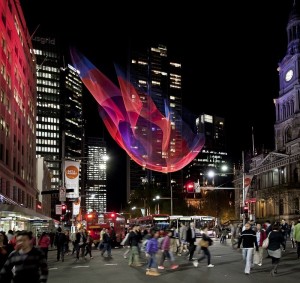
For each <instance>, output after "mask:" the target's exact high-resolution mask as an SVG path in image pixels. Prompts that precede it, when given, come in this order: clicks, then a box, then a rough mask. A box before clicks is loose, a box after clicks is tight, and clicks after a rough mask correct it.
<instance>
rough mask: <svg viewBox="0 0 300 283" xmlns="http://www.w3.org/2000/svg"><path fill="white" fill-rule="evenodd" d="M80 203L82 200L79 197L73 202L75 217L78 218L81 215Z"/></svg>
mask: <svg viewBox="0 0 300 283" xmlns="http://www.w3.org/2000/svg"><path fill="white" fill-rule="evenodd" d="M80 201H81V198H80V197H79V198H77V200H76V201H74V202H73V216H77V215H78V214H79V213H80Z"/></svg>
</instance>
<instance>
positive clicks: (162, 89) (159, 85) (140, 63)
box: [127, 43, 182, 201]
mask: <svg viewBox="0 0 300 283" xmlns="http://www.w3.org/2000/svg"><path fill="white" fill-rule="evenodd" d="M181 73H182V70H181V63H180V62H178V61H177V60H175V59H173V58H172V56H170V54H169V52H168V49H167V46H165V45H162V44H157V43H155V44H153V43H149V44H148V45H146V46H143V47H141V46H140V45H139V47H137V45H135V43H132V45H131V49H130V61H129V64H128V77H129V78H130V82H131V84H132V85H133V86H135V88H136V89H137V91H138V95H139V98H140V99H141V101H143V102H145V103H146V101H147V99H148V97H151V99H152V100H153V101H154V103H155V105H156V107H157V108H158V109H159V111H160V112H161V113H162V114H163V115H166V116H167V115H168V113H166V107H165V105H167V108H168V109H169V111H170V113H169V115H170V117H171V126H172V130H174V131H173V133H174V134H173V135H172V136H171V139H170V150H169V151H168V152H162V150H161V148H159V147H156V146H155V142H152V145H151V146H153V151H152V152H153V154H157V155H159V156H160V157H163V158H168V156H172V155H173V154H175V152H176V153H179V152H180V150H181V146H182V145H181V140H180V139H178V137H177V136H176V134H175V132H176V130H177V131H179V132H181V127H182V123H181V119H180V118H179V116H180V117H181V115H182V93H181V84H182V82H181ZM145 123H147V122H145ZM145 129H146V124H145V128H144V127H141V128H140V129H135V130H136V131H137V132H140V134H141V135H143V136H145V135H146V136H147V137H146V138H147V139H148V140H149V141H151V140H152V139H153V137H152V135H151V131H145ZM152 130H153V131H157V129H152ZM161 135H162V133H161ZM127 164H128V166H127V168H128V170H127V173H128V175H129V176H130V178H129V182H128V184H127V200H129V196H130V193H131V192H132V191H134V190H139V189H141V188H142V187H144V186H145V185H146V186H148V185H149V184H151V185H155V186H157V187H158V188H160V189H161V190H162V192H163V191H164V192H165V194H170V184H171V177H170V174H164V173H159V172H155V171H151V170H148V169H145V168H143V167H142V166H139V165H137V164H136V163H135V162H134V161H132V160H128V163H127ZM180 173H181V172H175V173H172V179H174V180H176V182H177V183H180V182H181V180H182V179H181V174H180ZM148 201H149V200H148Z"/></svg>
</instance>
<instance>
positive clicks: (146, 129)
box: [71, 49, 204, 173]
mask: <svg viewBox="0 0 300 283" xmlns="http://www.w3.org/2000/svg"><path fill="white" fill-rule="evenodd" d="M71 57H72V61H73V64H74V67H75V68H76V69H78V70H79V71H80V77H81V80H82V82H83V83H84V85H85V86H86V87H87V89H88V90H89V91H90V93H91V94H92V95H93V97H94V98H95V100H96V101H97V102H98V104H99V114H100V116H101V118H102V120H103V122H104V124H105V126H106V128H107V130H108V131H109V133H110V135H111V136H112V138H113V139H114V140H115V141H116V142H117V143H118V145H119V146H121V147H122V148H123V149H124V150H125V151H126V152H127V154H128V155H129V156H130V158H131V159H132V160H134V161H135V162H136V163H137V164H139V165H140V166H143V167H145V168H147V169H150V170H154V171H158V172H163V173H169V172H175V171H178V170H180V169H182V168H183V167H185V166H186V165H187V164H189V163H190V162H191V161H192V160H193V159H194V158H195V157H196V156H197V154H198V153H199V152H200V151H201V149H202V147H203V145H204V135H203V134H201V133H194V132H193V131H192V130H191V128H190V126H189V125H188V124H187V123H185V122H184V121H183V120H182V119H181V121H180V123H179V124H180V127H178V128H180V129H177V128H176V127H174V123H175V122H174V121H173V123H172V118H171V116H172V115H170V114H169V113H170V109H169V108H168V103H165V105H164V106H165V111H164V112H165V113H166V114H165V115H163V114H162V113H161V112H160V111H159V109H158V108H157V107H156V105H155V103H154V102H153V100H152V98H151V96H150V95H147V94H145V93H144V94H143V98H144V99H143V100H141V90H139V89H137V88H136V87H134V86H133V85H132V84H131V83H130V82H129V81H127V80H126V79H125V78H124V76H123V75H122V74H121V72H120V71H119V70H117V76H118V81H119V85H120V87H117V86H116V85H115V84H114V83H112V82H111V81H110V80H109V79H108V78H107V77H106V76H105V75H104V74H103V73H102V72H100V71H99V70H98V69H97V68H96V67H95V66H94V65H93V64H92V63H91V62H90V61H89V60H88V59H87V58H86V57H85V56H83V55H82V54H81V53H80V52H78V51H77V50H75V49H71ZM178 119H180V117H178V115H177V117H176V120H177V121H176V123H178ZM172 125H173V126H172ZM174 144H177V145H180V146H177V147H176V150H174Z"/></svg>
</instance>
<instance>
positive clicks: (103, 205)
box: [82, 137, 108, 212]
mask: <svg viewBox="0 0 300 283" xmlns="http://www.w3.org/2000/svg"><path fill="white" fill-rule="evenodd" d="M106 150H107V148H106V143H105V141H104V139H103V138H91V137H90V138H87V141H86V145H85V151H86V157H87V158H86V161H83V162H82V167H84V168H85V170H84V171H85V172H86V176H85V186H84V195H83V203H84V205H83V206H85V207H83V209H84V210H85V211H89V210H96V211H98V212H106V209H107V199H106V197H107V186H106V185H107V184H106V182H107V176H106V163H107V160H108V156H107V151H106Z"/></svg>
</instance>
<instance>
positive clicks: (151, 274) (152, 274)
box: [146, 270, 160, 276]
mask: <svg viewBox="0 0 300 283" xmlns="http://www.w3.org/2000/svg"><path fill="white" fill-rule="evenodd" d="M146 275H150V276H159V275H160V273H158V272H157V271H156V270H148V271H146Z"/></svg>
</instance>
